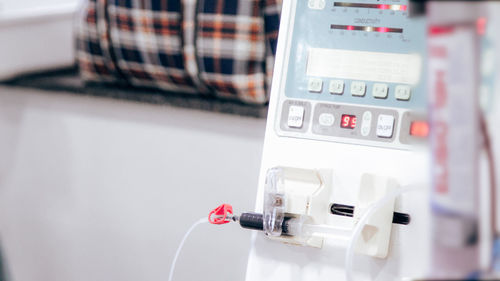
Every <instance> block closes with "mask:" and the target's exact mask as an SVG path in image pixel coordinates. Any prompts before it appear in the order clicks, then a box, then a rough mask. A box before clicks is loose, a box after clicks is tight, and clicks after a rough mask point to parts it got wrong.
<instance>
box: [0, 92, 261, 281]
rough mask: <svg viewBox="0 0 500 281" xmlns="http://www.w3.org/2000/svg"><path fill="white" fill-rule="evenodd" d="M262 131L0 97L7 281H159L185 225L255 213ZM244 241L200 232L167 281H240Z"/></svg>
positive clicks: (111, 104)
mask: <svg viewBox="0 0 500 281" xmlns="http://www.w3.org/2000/svg"><path fill="white" fill-rule="evenodd" d="M264 127H265V122H264V120H258V119H253V118H243V117H236V116H229V115H221V114H216V113H208V112H200V111H195V110H187V109H177V108H171V107H164V106H154V105H145V104H137V103H132V102H124V101H114V100H108V99H101V98H94V97H81V96H71V95H63V94H47V93H43V92H36V91H28V90H13V89H9V88H1V87H0V155H1V156H0V240H1V243H2V244H3V248H4V250H5V255H6V257H7V266H8V267H9V270H10V272H11V275H12V280H14V281H31V280H37V281H45V280H46V281H58V280H60V281H73V280H93V281H97V280H102V281H104V280H120V281H127V280H130V281H137V280H148V281H150V280H151V281H154V280H167V277H168V276H167V275H168V270H169V265H170V262H171V260H172V258H173V254H174V252H175V249H176V247H177V245H178V243H179V241H180V239H181V236H182V235H183V234H184V232H185V231H186V229H187V228H188V227H189V226H190V224H191V223H192V222H193V221H195V220H197V219H198V218H200V217H203V216H206V215H207V214H208V212H209V211H210V209H212V208H214V207H216V206H217V205H218V204H220V203H223V202H227V203H232V204H234V206H235V208H236V209H237V211H246V210H251V209H253V207H254V202H255V201H254V198H255V192H256V183H257V176H258V169H259V165H260V159H261V150H262V141H263V138H264V129H265V128H264ZM249 237H250V232H249V231H246V230H242V229H240V228H239V227H237V226H236V225H227V226H210V225H203V226H202V227H200V228H199V229H197V230H195V232H194V234H193V236H192V237H191V239H190V240H188V242H187V244H186V248H185V251H184V252H183V253H182V255H181V257H180V260H179V266H178V270H177V274H176V278H175V280H243V278H244V274H245V268H246V261H247V255H248V248H249V243H250V242H249ZM222 268H223V269H222ZM216 269H219V270H216ZM221 269H222V270H221Z"/></svg>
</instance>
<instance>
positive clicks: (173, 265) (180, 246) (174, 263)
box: [168, 217, 208, 281]
mask: <svg viewBox="0 0 500 281" xmlns="http://www.w3.org/2000/svg"><path fill="white" fill-rule="evenodd" d="M204 223H208V220H207V218H206V217H204V218H201V219H199V220H197V221H196V222H195V223H194V224H193V225H191V227H190V228H189V229H188V231H187V232H186V234H184V237H182V240H181V243H180V244H179V247H178V248H177V252H175V256H174V260H173V261H172V265H171V266H170V273H169V274H168V281H172V280H173V277H174V270H175V265H176V263H177V259H178V258H179V254H180V253H181V250H182V247H184V243H185V242H186V240H187V238H188V237H189V235H190V234H191V232H193V230H194V229H195V228H196V227H197V226H198V225H200V224H204Z"/></svg>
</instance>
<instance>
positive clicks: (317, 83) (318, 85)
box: [307, 78, 323, 93]
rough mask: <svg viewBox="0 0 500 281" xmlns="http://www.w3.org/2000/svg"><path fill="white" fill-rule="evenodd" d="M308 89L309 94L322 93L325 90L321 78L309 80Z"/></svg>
mask: <svg viewBox="0 0 500 281" xmlns="http://www.w3.org/2000/svg"><path fill="white" fill-rule="evenodd" d="M307 88H308V89H309V92H313V93H321V91H322V90H323V80H321V79H319V78H309V83H308V85H307Z"/></svg>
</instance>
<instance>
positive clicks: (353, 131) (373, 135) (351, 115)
mask: <svg viewBox="0 0 500 281" xmlns="http://www.w3.org/2000/svg"><path fill="white" fill-rule="evenodd" d="M326 116H328V117H326ZM332 117H333V118H332ZM398 118H399V113H398V111H396V110H392V109H384V108H366V107H361V106H351V105H344V104H333V103H318V104H316V105H315V107H314V110H313V116H312V127H311V131H312V134H313V135H321V136H329V137H340V138H350V139H362V140H371V141H376V142H393V141H394V140H395V136H396V133H395V132H397V128H398V120H399V119H398ZM332 120H333V121H332ZM337 120H338V121H337ZM379 120H382V121H380V122H379V123H377V121H379ZM327 121H328V122H327ZM390 121H392V123H391V122H390ZM330 124H331V125H330ZM389 124H390V128H389V127H388V125H389ZM379 125H380V126H381V129H380V130H379V129H378V126H379ZM382 129H384V130H382ZM389 132H390V133H389Z"/></svg>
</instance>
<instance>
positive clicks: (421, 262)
mask: <svg viewBox="0 0 500 281" xmlns="http://www.w3.org/2000/svg"><path fill="white" fill-rule="evenodd" d="M424 2H429V3H424ZM499 10H500V9H499V6H498V5H494V4H491V3H490V4H481V3H480V1H477V2H453V1H451V2H450V1H408V0H338V1H337V0H308V1H306V0H285V1H284V2H283V9H282V19H281V26H280V34H279V42H278V51H277V56H276V62H275V71H274V77H273V84H272V90H271V98H270V105H269V115H268V122H267V128H266V136H265V143H264V151H263V158H262V166H261V173H260V182H259V187H258V193H257V206H256V210H255V212H253V213H243V214H241V215H236V214H233V210H232V208H231V206H226V205H223V206H221V207H220V208H218V209H216V210H214V211H213V212H212V213H211V215H210V216H209V218H210V220H211V222H212V223H216V224H222V223H227V222H229V221H235V222H239V224H240V225H241V226H242V227H244V228H249V229H255V230H259V231H262V232H264V233H265V234H266V235H259V234H257V235H254V236H253V240H252V249H251V252H250V257H249V261H248V268H247V275H246V280H247V281H254V280H255V281H256V280H259V281H261V280H263V281H266V280H269V281H271V280H273V281H276V280H278V281H281V280H283V281H285V280H304V281H309V280H310V281H313V280H314V281H318V280H321V281H322V280H349V281H350V280H384V281H385V280H429V279H430V280H433V279H437V278H439V279H447V280H449V279H454V280H455V279H456V280H461V279H466V280H470V279H473V280H476V279H478V278H486V277H488V278H498V275H497V276H495V271H496V272H497V273H498V270H499V269H500V262H499V261H500V243H499V241H500V240H499V239H498V238H499V235H498V228H497V216H496V213H497V210H496V202H497V201H498V200H497V197H496V193H497V192H496V190H497V184H496V174H498V171H497V170H496V167H495V165H494V162H495V161H494V159H495V158H498V157H495V156H496V155H495V150H494V143H495V142H498V140H499V137H500V136H499V135H498V133H496V131H497V130H491V128H492V126H491V125H489V124H494V120H496V118H498V116H497V114H496V113H495V112H499V111H498V110H495V108H498V106H499V105H498V101H497V100H498V99H496V98H495V93H498V91H499V88H498V85H497V82H496V81H497V80H498V78H499V75H498V72H497V71H496V69H497V68H498V67H497V66H498V65H499V59H498V57H497V53H498V52H497V51H498V50H499V48H498V46H500V44H499V42H500V40H499V36H498V35H497V34H499V32H498V30H495V28H494V27H495V26H496V27H498V26H500V24H499V23H498V21H496V17H494V15H495V11H499ZM492 15H493V16H492ZM497 29H498V28H497ZM490 131H493V135H492V134H490ZM494 267H497V268H496V270H494V269H495V268H494ZM497 280H498V279H497Z"/></svg>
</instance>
